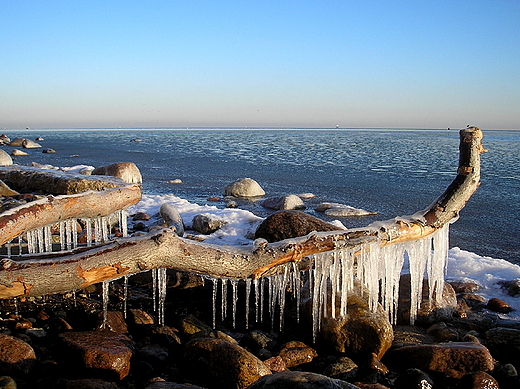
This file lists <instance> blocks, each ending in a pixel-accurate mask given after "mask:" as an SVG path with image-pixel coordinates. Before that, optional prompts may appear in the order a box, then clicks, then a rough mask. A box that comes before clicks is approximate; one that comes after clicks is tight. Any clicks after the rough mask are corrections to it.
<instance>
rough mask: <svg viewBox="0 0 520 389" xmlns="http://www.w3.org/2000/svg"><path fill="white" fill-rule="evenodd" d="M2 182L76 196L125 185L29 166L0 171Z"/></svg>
mask: <svg viewBox="0 0 520 389" xmlns="http://www.w3.org/2000/svg"><path fill="white" fill-rule="evenodd" d="M0 151H1V150H0ZM9 158H11V157H9ZM0 180H2V181H4V182H9V186H10V187H11V188H15V189H22V188H25V189H26V190H27V191H34V192H36V191H39V190H41V191H43V192H45V193H47V194H53V195H61V194H64V195H68V194H76V193H83V192H86V191H88V190H96V191H102V190H105V189H108V188H116V187H120V186H123V185H125V182H124V181H122V180H121V179H119V178H116V177H104V178H102V177H99V176H98V177H90V176H89V177H88V178H87V177H84V176H82V175H78V174H71V173H66V172H62V171H58V170H50V169H41V168H38V167H29V166H9V167H5V168H3V169H0Z"/></svg>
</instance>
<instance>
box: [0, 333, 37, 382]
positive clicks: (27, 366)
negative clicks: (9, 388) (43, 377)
mask: <svg viewBox="0 0 520 389" xmlns="http://www.w3.org/2000/svg"><path fill="white" fill-rule="evenodd" d="M35 363H36V354H35V352H34V350H33V348H32V347H31V346H30V345H29V344H28V343H26V342H24V341H23V340H21V339H18V338H15V337H13V336H10V335H4V334H0V375H14V376H22V375H24V374H28V373H29V372H30V371H31V369H32V368H33V366H34V364H35Z"/></svg>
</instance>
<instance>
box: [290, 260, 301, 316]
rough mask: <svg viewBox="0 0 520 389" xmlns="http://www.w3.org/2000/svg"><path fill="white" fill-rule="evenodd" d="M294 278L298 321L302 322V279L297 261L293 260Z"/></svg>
mask: <svg viewBox="0 0 520 389" xmlns="http://www.w3.org/2000/svg"><path fill="white" fill-rule="evenodd" d="M292 280H293V286H292V288H293V293H294V297H295V300H296V323H299V322H300V295H301V293H300V292H301V285H300V284H301V280H300V269H298V266H297V265H296V262H292Z"/></svg>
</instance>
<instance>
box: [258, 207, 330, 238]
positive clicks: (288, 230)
mask: <svg viewBox="0 0 520 389" xmlns="http://www.w3.org/2000/svg"><path fill="white" fill-rule="evenodd" d="M337 230H338V227H336V226H334V225H332V224H329V223H326V222H324V221H323V220H321V219H318V218H316V217H314V216H311V215H307V214H306V213H303V212H299V211H280V212H276V213H274V214H272V215H270V216H268V217H267V218H266V219H265V220H264V221H263V222H262V223H261V224H260V225H259V226H258V228H257V230H256V232H255V239H257V238H264V239H266V240H267V241H268V242H278V241H280V240H283V239H288V238H296V237H298V236H305V235H307V234H310V233H311V232H313V231H337Z"/></svg>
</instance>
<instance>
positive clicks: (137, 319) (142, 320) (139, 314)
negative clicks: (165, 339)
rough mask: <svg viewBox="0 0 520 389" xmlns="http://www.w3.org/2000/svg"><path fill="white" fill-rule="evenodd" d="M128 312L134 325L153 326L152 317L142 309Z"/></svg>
mask: <svg viewBox="0 0 520 389" xmlns="http://www.w3.org/2000/svg"><path fill="white" fill-rule="evenodd" d="M129 312H130V317H131V318H132V320H133V323H134V324H138V325H139V324H154V319H153V317H152V315H150V314H149V313H148V312H145V311H143V310H142V309H130V310H129Z"/></svg>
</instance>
